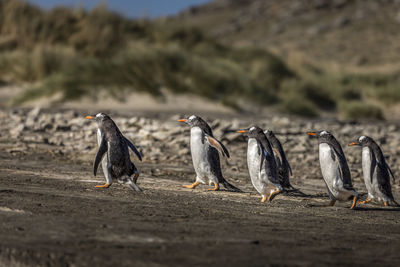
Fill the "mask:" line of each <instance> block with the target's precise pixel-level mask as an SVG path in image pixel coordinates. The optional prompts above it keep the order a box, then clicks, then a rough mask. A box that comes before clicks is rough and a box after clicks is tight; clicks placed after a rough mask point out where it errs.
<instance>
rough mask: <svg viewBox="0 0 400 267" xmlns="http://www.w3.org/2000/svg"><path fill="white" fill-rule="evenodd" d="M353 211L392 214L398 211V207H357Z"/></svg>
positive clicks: (399, 208) (399, 209)
mask: <svg viewBox="0 0 400 267" xmlns="http://www.w3.org/2000/svg"><path fill="white" fill-rule="evenodd" d="M355 210H360V211H389V212H394V211H400V207H395V206H389V207H363V206H357V207H356V208H355Z"/></svg>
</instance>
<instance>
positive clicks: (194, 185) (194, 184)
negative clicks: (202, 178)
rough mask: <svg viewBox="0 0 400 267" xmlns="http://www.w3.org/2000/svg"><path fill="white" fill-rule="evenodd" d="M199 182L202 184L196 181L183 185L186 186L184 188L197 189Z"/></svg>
mask: <svg viewBox="0 0 400 267" xmlns="http://www.w3.org/2000/svg"><path fill="white" fill-rule="evenodd" d="M199 184H200V183H199V182H194V183H193V184H191V185H184V186H183V187H184V188H189V189H195V188H196V186H198V185H199Z"/></svg>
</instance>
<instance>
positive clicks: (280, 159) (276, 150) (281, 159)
mask: <svg viewBox="0 0 400 267" xmlns="http://www.w3.org/2000/svg"><path fill="white" fill-rule="evenodd" d="M272 150H273V151H274V154H275V155H276V157H277V158H278V159H279V162H280V164H282V165H284V162H283V158H282V155H281V153H280V152H279V150H278V149H276V148H273V149H272Z"/></svg>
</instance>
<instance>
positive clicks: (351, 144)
mask: <svg viewBox="0 0 400 267" xmlns="http://www.w3.org/2000/svg"><path fill="white" fill-rule="evenodd" d="M356 145H359V143H357V142H353V143H350V144H349V146H356Z"/></svg>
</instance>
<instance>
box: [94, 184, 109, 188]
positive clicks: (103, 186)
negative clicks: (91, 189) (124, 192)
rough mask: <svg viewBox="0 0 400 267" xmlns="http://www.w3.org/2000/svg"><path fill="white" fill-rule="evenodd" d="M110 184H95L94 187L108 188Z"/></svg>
mask: <svg viewBox="0 0 400 267" xmlns="http://www.w3.org/2000/svg"><path fill="white" fill-rule="evenodd" d="M109 187H110V184H103V185H96V188H109Z"/></svg>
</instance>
